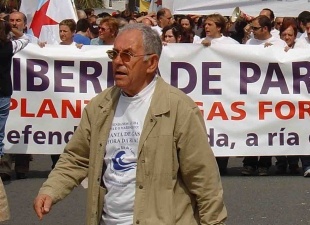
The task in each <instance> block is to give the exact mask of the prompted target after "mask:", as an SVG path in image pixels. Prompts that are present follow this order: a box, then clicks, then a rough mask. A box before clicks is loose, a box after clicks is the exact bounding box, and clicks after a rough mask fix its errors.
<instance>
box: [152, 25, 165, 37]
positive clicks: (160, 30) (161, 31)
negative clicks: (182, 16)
mask: <svg viewBox="0 0 310 225" xmlns="http://www.w3.org/2000/svg"><path fill="white" fill-rule="evenodd" d="M151 28H152V30H155V31H156V32H157V33H158V35H159V37H160V38H161V35H162V34H163V28H161V27H160V26H158V25H156V26H152V27H151Z"/></svg>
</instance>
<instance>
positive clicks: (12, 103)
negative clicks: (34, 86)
mask: <svg viewBox="0 0 310 225" xmlns="http://www.w3.org/2000/svg"><path fill="white" fill-rule="evenodd" d="M17 106H18V102H17V101H16V99H14V98H11V105H10V110H14V109H16V108H17Z"/></svg>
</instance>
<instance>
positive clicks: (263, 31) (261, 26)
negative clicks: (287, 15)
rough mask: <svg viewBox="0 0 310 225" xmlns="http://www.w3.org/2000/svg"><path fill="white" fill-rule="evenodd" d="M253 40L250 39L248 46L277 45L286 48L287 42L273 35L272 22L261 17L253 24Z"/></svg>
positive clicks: (265, 17)
mask: <svg viewBox="0 0 310 225" xmlns="http://www.w3.org/2000/svg"><path fill="white" fill-rule="evenodd" d="M251 30H252V32H253V38H250V39H249V40H248V41H247V42H246V44H247V45H265V46H268V45H275V46H280V47H283V49H284V48H285V47H286V43H285V41H283V40H281V39H280V38H277V37H275V36H273V35H271V21H270V19H269V18H268V17H267V16H264V15H261V16H258V17H256V18H255V19H254V20H253V21H252V23H251Z"/></svg>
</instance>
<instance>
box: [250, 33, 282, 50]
mask: <svg viewBox="0 0 310 225" xmlns="http://www.w3.org/2000/svg"><path fill="white" fill-rule="evenodd" d="M265 43H271V44H272V45H275V46H279V47H283V49H284V48H285V47H286V46H287V44H286V42H285V41H283V40H282V39H280V38H277V37H274V36H271V37H270V38H268V39H266V40H258V39H256V38H251V39H249V40H248V41H247V42H246V43H245V44H247V45H264V44H265Z"/></svg>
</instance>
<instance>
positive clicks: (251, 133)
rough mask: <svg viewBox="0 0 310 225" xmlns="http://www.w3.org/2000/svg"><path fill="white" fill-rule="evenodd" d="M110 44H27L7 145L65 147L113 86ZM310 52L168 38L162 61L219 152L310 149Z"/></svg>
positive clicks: (13, 148) (16, 63)
mask: <svg viewBox="0 0 310 225" xmlns="http://www.w3.org/2000/svg"><path fill="white" fill-rule="evenodd" d="M111 48H112V46H83V48H82V49H77V48H72V47H70V46H51V45H48V46H46V48H45V49H44V51H43V50H42V49H40V48H39V47H38V46H36V45H33V44H30V45H29V46H27V47H26V48H25V49H24V50H23V51H21V52H20V53H18V54H17V55H16V56H15V58H14V60H13V69H12V79H13V89H14V94H13V96H12V106H11V112H10V116H9V119H8V123H7V127H6V142H5V144H6V146H5V147H6V150H5V151H6V152H9V153H24V152H27V153H34V154H51V153H60V152H61V151H62V150H63V147H64V146H65V144H66V143H67V142H68V140H69V139H70V137H71V136H72V134H73V132H74V130H75V129H76V126H77V125H78V123H79V120H80V117H81V115H82V110H83V108H84V107H85V106H86V104H87V103H88V102H89V100H91V98H92V97H94V96H95V95H96V94H97V93H99V92H101V91H102V90H104V89H105V88H107V87H109V86H112V85H113V74H112V66H111V61H110V59H109V58H108V57H107V55H106V53H105V52H106V51H107V50H108V49H111ZM309 57H310V52H309V51H308V50H307V49H292V50H290V51H288V52H284V50H283V49H281V48H277V47H275V46H271V47H268V48H264V47H263V46H245V45H218V46H211V47H208V48H205V47H203V46H201V45H199V44H168V46H164V49H163V53H162V56H161V59H160V65H159V68H160V74H161V76H162V77H163V78H164V80H166V82H168V83H170V84H172V85H173V86H175V87H177V88H179V89H180V90H182V91H184V92H185V93H186V94H188V95H189V96H190V97H191V98H192V99H194V101H195V102H196V103H197V105H198V106H199V108H200V109H201V113H202V115H203V118H204V119H205V123H206V128H207V131H208V135H209V141H210V144H211V146H212V149H213V151H214V153H215V155H216V156H250V155H307V154H309V146H310V129H309V128H308V127H309V118H310V99H309V92H310V62H309V60H308V59H309Z"/></svg>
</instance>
